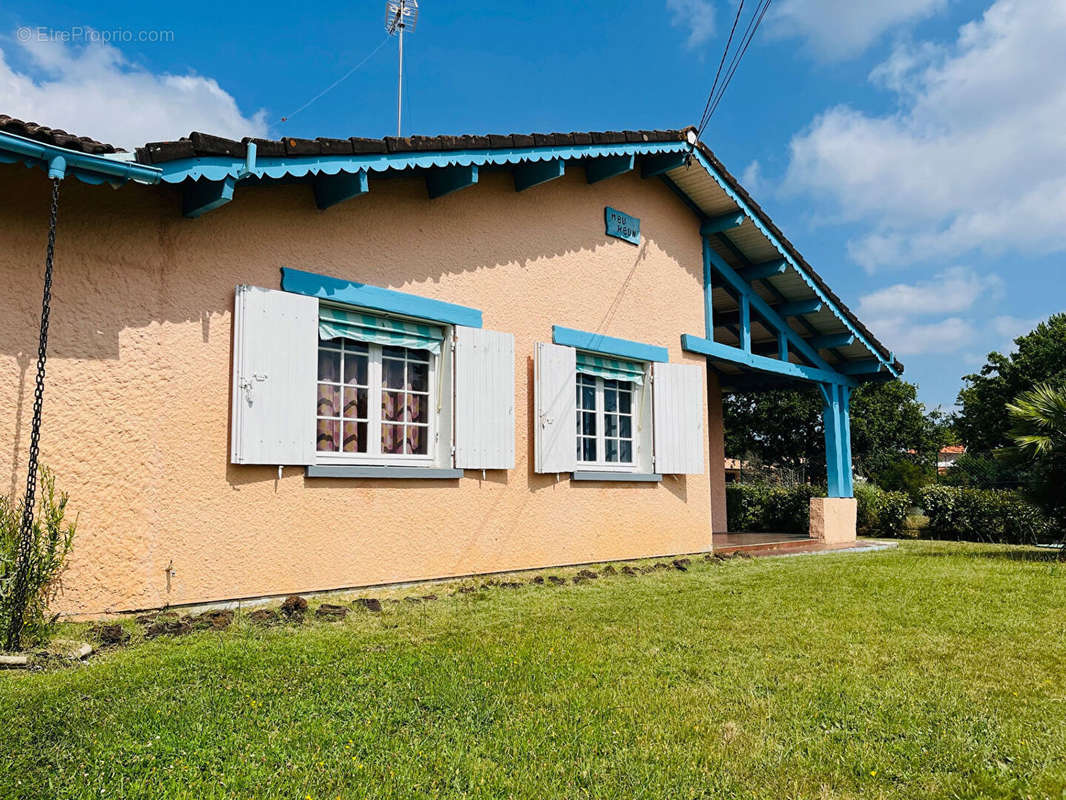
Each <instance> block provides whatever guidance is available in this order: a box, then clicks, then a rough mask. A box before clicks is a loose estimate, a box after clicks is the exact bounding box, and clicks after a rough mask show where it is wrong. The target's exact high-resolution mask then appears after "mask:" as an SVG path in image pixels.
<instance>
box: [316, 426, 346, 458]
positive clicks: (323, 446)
mask: <svg viewBox="0 0 1066 800" xmlns="http://www.w3.org/2000/svg"><path fill="white" fill-rule="evenodd" d="M340 426H341V424H340V422H339V421H338V420H335V419H320V420H319V421H318V435H317V437H316V441H317V447H318V449H319V450H321V451H323V452H327V453H335V452H337V450H339V449H340V447H339V446H338V445H339V441H338V440H339V439H340V432H341V427H340Z"/></svg>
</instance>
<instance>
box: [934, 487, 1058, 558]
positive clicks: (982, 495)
mask: <svg viewBox="0 0 1066 800" xmlns="http://www.w3.org/2000/svg"><path fill="white" fill-rule="evenodd" d="M921 503H922V506H923V508H924V509H925V513H926V514H927V515H928V517H929V528H928V531H929V535H930V536H933V537H935V538H938V539H956V540H965V541H970V542H998V543H1001V544H1036V543H1037V542H1038V541H1040V540H1042V539H1044V538H1046V537H1047V536H1048V535H1049V534H1050V533H1051V527H1050V525H1049V523H1048V519H1047V517H1045V516H1044V513H1043V512H1042V511H1041V510H1040V509H1039V508H1037V507H1036V506H1034V505H1033V504H1031V503H1029V502H1027V501H1026V500H1025V498H1024V497H1022V496H1021V495H1020V494H1018V493H1017V492H1014V491H1007V490H1003V489H968V488H960V487H954V486H928V487H926V488H925V489H923V490H922V493H921Z"/></svg>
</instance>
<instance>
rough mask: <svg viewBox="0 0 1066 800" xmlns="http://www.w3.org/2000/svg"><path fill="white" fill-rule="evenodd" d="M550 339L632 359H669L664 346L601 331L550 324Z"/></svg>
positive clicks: (580, 348)
mask: <svg viewBox="0 0 1066 800" xmlns="http://www.w3.org/2000/svg"><path fill="white" fill-rule="evenodd" d="M552 341H553V342H554V343H555V344H562V345H566V346H567V347H576V348H577V349H578V350H591V351H592V352H594V353H604V354H606V355H609V356H619V357H621V358H631V359H633V360H634V361H669V360H670V353H669V351H668V350H667V349H666V348H665V347H658V346H657V345H653V344H644V343H643V342H632V341H630V340H629V339H616V338H615V337H613V336H605V335H603V334H602V333H590V332H588V331H578V330H574V329H573V328H564V327H563V326H562V325H552Z"/></svg>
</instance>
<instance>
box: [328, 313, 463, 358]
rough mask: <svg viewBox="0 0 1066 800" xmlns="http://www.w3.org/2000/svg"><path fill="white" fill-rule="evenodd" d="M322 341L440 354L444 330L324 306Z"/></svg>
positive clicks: (434, 326)
mask: <svg viewBox="0 0 1066 800" xmlns="http://www.w3.org/2000/svg"><path fill="white" fill-rule="evenodd" d="M318 338H319V339H322V340H329V339H352V340H354V341H356V342H371V343H373V344H381V345H389V346H392V347H412V348H415V349H418V350H429V351H430V352H431V353H433V354H434V355H439V354H440V345H441V342H442V341H444V329H443V328H441V327H439V326H437V325H425V324H422V323H420V322H407V321H406V320H398V319H390V318H388V317H379V316H375V315H374V314H367V313H366V312H363V311H342V310H341V309H339V308H331V307H330V306H320V307H319V309H318Z"/></svg>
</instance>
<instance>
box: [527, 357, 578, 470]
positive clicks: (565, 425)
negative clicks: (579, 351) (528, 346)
mask: <svg viewBox="0 0 1066 800" xmlns="http://www.w3.org/2000/svg"><path fill="white" fill-rule="evenodd" d="M533 380H534V388H533V394H534V399H533V405H534V412H535V419H534V422H533V425H534V435H533V438H534V469H535V470H536V471H537V472H573V471H574V469H575V467H576V464H577V458H576V450H575V447H574V420H575V419H576V415H577V404H576V402H575V395H576V392H577V358H576V352H575V350H574V348H572V347H564V346H562V345H557V344H547V343H546V342H538V343H537V349H536V357H535V359H534V379H533Z"/></svg>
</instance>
